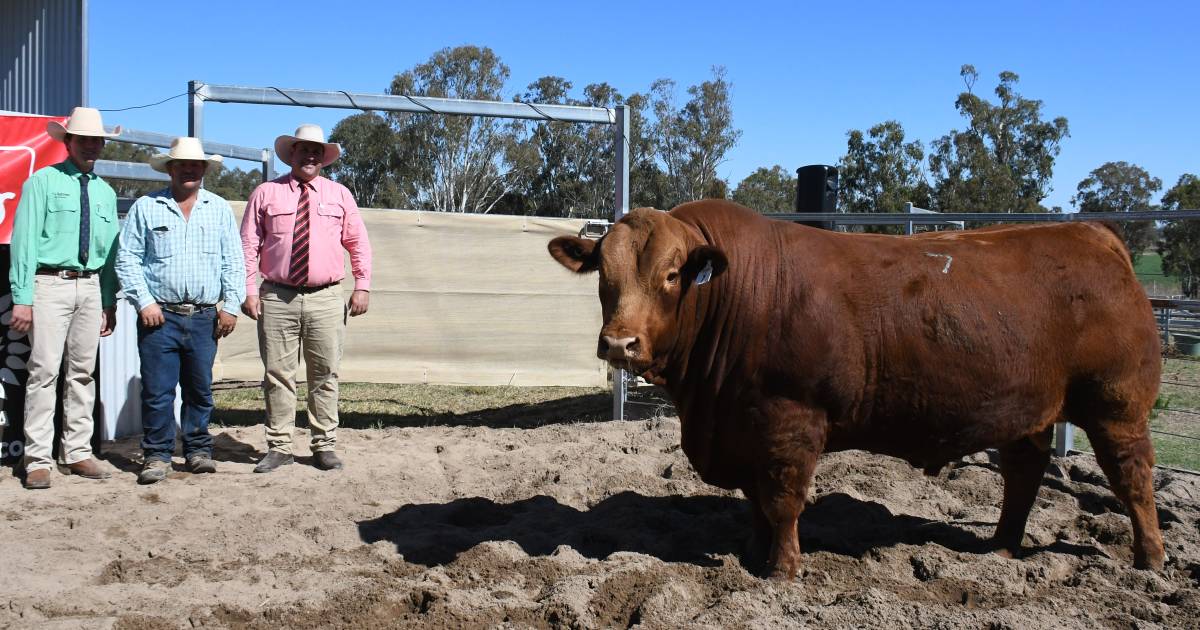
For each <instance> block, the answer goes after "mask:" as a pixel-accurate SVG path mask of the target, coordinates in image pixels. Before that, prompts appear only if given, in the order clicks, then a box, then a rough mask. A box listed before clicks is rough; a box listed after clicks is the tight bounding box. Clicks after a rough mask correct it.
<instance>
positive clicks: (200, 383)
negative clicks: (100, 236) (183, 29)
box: [117, 138, 246, 484]
mask: <svg viewBox="0 0 1200 630" xmlns="http://www.w3.org/2000/svg"><path fill="white" fill-rule="evenodd" d="M220 162H221V156H219V155H212V156H205V155H204V148H203V147H202V146H201V145H200V140H199V139H197V138H176V139H175V140H174V141H173V142H172V143H171V149H170V152H169V153H167V154H166V155H156V156H154V157H152V158H151V159H150V166H151V167H152V168H154V169H155V170H157V171H161V172H165V173H167V174H169V175H170V176H171V186H170V187H169V188H166V189H164V190H160V191H158V192H156V193H152V194H149V195H146V196H145V197H142V198H141V199H138V200H137V202H135V203H134V204H133V207H132V208H131V209H130V210H129V215H128V216H127V217H126V218H125V225H124V226H122V228H121V245H120V248H119V250H118V251H117V277H118V278H120V280H121V285H122V288H123V289H124V291H125V296H126V297H127V298H129V301H131V302H133V304H134V305H135V306H136V307H137V309H138V313H139V317H138V355H139V356H140V357H141V361H142V431H143V437H142V452H143V455H144V464H143V466H142V471H141V473H140V474H139V475H138V483H141V484H149V483H155V482H157V481H162V480H163V479H165V478H166V477H167V473H169V472H170V471H171V455H172V454H173V453H174V452H175V409H174V408H175V386H176V385H179V386H180V388H181V389H182V392H183V409H182V418H181V419H180V425H181V426H180V429H181V432H182V441H183V456H184V459H185V461H186V464H187V470H189V471H190V472H193V473H211V472H216V470H217V465H216V462H214V461H213V459H212V436H211V435H210V434H209V432H208V420H209V418H210V416H211V415H212V410H213V400H212V366H213V360H214V359H215V358H216V356H217V339H220V338H221V337H224V336H225V335H228V334H229V333H231V332H233V328H234V326H236V325H237V312H238V309H239V308H240V307H241V304H242V301H243V300H244V299H245V297H246V296H245V291H246V290H245V283H246V272H245V266H244V265H245V263H244V262H243V258H242V241H241V237H240V236H239V234H238V224H237V222H236V221H235V220H234V217H233V210H232V209H231V208H230V207H229V203H228V202H226V201H225V200H224V199H222V198H220V197H219V196H217V195H214V194H212V193H210V192H208V191H207V190H204V189H203V188H201V186H200V185H201V182H202V180H203V178H204V173H205V171H206V170H207V169H208V168H209V165H216V164H220ZM219 302H224V304H223V305H221V307H220V309H219V310H218V303H219Z"/></svg>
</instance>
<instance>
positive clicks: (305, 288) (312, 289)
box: [263, 280, 341, 293]
mask: <svg viewBox="0 0 1200 630" xmlns="http://www.w3.org/2000/svg"><path fill="white" fill-rule="evenodd" d="M263 282H264V283H267V284H272V285H274V286H277V287H279V288H281V289H287V290H289V291H295V292H296V293H316V292H317V291H322V290H324V289H328V288H329V287H332V286H334V285H336V284H341V282H340V281H339V282H330V283H328V284H322V285H318V286H294V285H290V284H284V283H282V282H275V281H274V280H264V281H263Z"/></svg>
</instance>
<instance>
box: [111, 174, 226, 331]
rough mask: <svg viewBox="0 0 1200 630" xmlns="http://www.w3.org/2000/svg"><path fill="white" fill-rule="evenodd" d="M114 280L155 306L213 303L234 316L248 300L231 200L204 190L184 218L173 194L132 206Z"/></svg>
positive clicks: (140, 303)
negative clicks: (155, 304) (220, 303)
mask: <svg viewBox="0 0 1200 630" xmlns="http://www.w3.org/2000/svg"><path fill="white" fill-rule="evenodd" d="M117 277H118V278H119V279H120V280H121V287H122V289H124V291H125V296H126V297H127V298H129V301H130V302H133V304H134V305H135V306H137V309H138V311H139V312H140V311H141V310H142V309H143V308H145V307H147V306H149V305H151V304H154V303H156V302H157V303H159V304H178V303H193V304H216V303H217V302H220V301H222V300H224V301H225V305H224V307H223V310H224V311H225V312H227V313H232V314H233V315H237V314H238V309H239V307H240V306H241V305H242V302H243V301H244V300H245V297H246V289H245V284H246V268H245V262H244V261H243V258H242V239H241V236H240V235H239V234H238V225H237V222H236V221H235V220H234V218H233V210H232V209H231V208H230V207H229V202H227V201H225V200H224V199H222V198H221V197H219V196H217V195H214V194H212V193H210V192H208V191H207V190H204V189H203V188H201V189H200V192H199V195H198V196H197V198H196V203H195V205H194V206H192V214H191V217H190V218H189V219H187V220H185V219H184V218H183V211H182V210H180V209H179V204H177V203H175V199H173V198H172V197H171V190H170V189H169V188H168V189H164V190H160V191H158V192H155V193H151V194H149V195H146V196H145V197H142V198H141V199H138V200H137V201H136V202H134V204H133V207H132V208H130V209H129V214H128V215H127V216H126V217H125V224H124V225H123V226H122V227H121V245H120V248H119V249H118V250H117Z"/></svg>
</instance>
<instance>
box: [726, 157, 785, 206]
mask: <svg viewBox="0 0 1200 630" xmlns="http://www.w3.org/2000/svg"><path fill="white" fill-rule="evenodd" d="M795 198H796V178H795V177H794V176H793V175H792V174H791V173H790V172H788V171H787V169H785V168H783V167H782V166H780V165H778V164H776V165H775V166H772V167H771V168H769V169H768V168H763V167H759V168H758V169H756V170H755V171H754V172H753V173H750V174H749V175H747V176H746V178H745V179H743V180H742V181H741V182H740V183H738V185H737V188H735V189H734V190H733V200H734V201H736V202H738V203H740V204H742V205H743V206H746V207H747V208H751V209H753V210H758V211H759V212H762V213H764V214H778V213H784V212H793V211H794V210H795V208H794V207H793V201H794V200H795Z"/></svg>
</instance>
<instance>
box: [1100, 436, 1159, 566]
mask: <svg viewBox="0 0 1200 630" xmlns="http://www.w3.org/2000/svg"><path fill="white" fill-rule="evenodd" d="M1137 424H1138V425H1141V426H1140V430H1137V429H1133V427H1131V426H1129V425H1128V424H1118V423H1097V426H1094V427H1091V428H1089V429H1087V435H1088V440H1090V441H1091V443H1092V448H1094V449H1095V450H1096V460H1097V461H1098V462H1100V468H1102V469H1104V474H1105V475H1106V476H1107V477H1108V482H1109V484H1111V485H1112V489H1113V493H1114V494H1116V495H1117V498H1118V499H1120V500H1121V502H1122V503H1124V504H1125V511H1126V512H1128V513H1129V520H1130V521H1132V522H1133V566H1134V568H1137V569H1154V570H1156V571H1157V570H1160V569H1162V568H1163V561H1164V560H1165V558H1166V554H1165V552H1164V551H1163V541H1162V534H1161V533H1160V532H1159V530H1158V512H1157V510H1156V509H1155V506H1154V473H1153V471H1154V445H1153V444H1152V443H1151V442H1150V427H1149V426H1148V425H1147V424H1145V423H1144V422H1139V423H1137Z"/></svg>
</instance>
